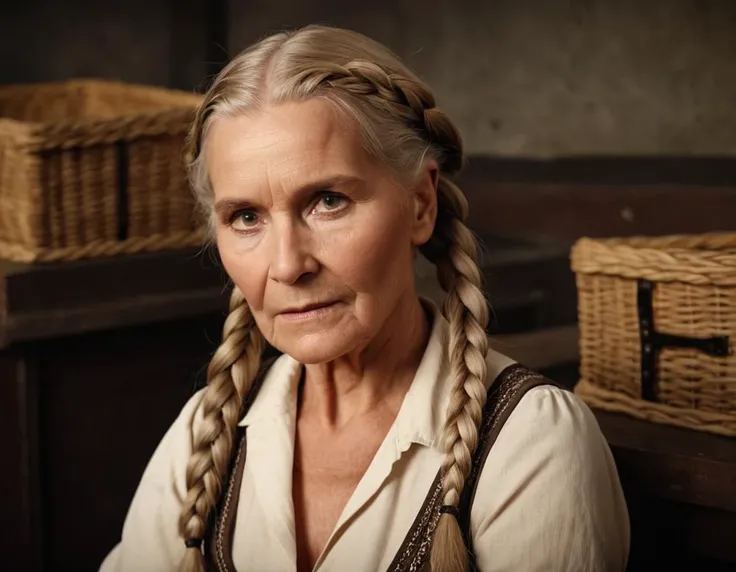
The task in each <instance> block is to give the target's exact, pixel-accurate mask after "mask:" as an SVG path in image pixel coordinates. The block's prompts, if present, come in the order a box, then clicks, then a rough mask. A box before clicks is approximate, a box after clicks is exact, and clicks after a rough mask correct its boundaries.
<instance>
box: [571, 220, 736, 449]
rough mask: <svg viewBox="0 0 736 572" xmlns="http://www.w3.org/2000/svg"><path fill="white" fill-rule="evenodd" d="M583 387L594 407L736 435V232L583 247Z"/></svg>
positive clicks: (578, 259)
mask: <svg viewBox="0 0 736 572" xmlns="http://www.w3.org/2000/svg"><path fill="white" fill-rule="evenodd" d="M571 261H572V268H573V271H574V272H575V275H576V280H577V287H578V305H579V306H578V313H579V327H580V359H581V364H580V366H581V367H580V378H581V379H580V382H579V384H578V385H577V387H576V392H577V393H578V394H579V395H580V396H581V397H582V398H583V399H584V400H585V401H586V402H587V403H588V404H589V405H591V406H593V407H597V408H600V409H604V410H609V411H615V412H621V413H626V414H629V415H632V416H634V417H638V418H640V419H646V420H649V421H653V422H657V423H665V424H670V425H677V426H680V427H687V428H691V429H696V430H700V431H706V432H711V433H718V434H721V435H728V436H736V355H734V346H735V344H736V233H709V234H704V235H697V236H696V235H693V236H688V235H680V236H665V237H658V238H646V237H636V238H626V239H622V238H615V239H603V240H594V239H590V238H583V239H580V240H579V241H578V242H577V243H576V244H575V245H574V247H573V250H572V256H571Z"/></svg>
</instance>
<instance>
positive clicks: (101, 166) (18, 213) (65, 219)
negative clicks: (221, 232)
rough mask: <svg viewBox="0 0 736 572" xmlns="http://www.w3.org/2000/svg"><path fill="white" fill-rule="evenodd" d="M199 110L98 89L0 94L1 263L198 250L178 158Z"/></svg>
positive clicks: (160, 93) (171, 100)
mask: <svg viewBox="0 0 736 572" xmlns="http://www.w3.org/2000/svg"><path fill="white" fill-rule="evenodd" d="M198 102H199V96H197V95H195V94H190V93H186V92H179V91H174V90H169V89H164V88H157V87H152V86H143V85H131V84H124V83H120V82H113V81H101V80H75V81H69V82H59V83H47V84H26V85H11V86H5V87H0V258H4V259H10V260H16V261H20V262H43V261H53V260H71V259H79V258H89V257H99V256H110V255H115V254H122V253H132V252H142V251H151V250H164V249H171V248H178V247H184V246H192V245H198V244H201V242H202V235H201V231H199V230H198V225H197V223H196V220H195V216H194V209H193V200H192V197H191V193H190V192H189V190H188V184H187V180H186V172H185V169H184V163H183V156H182V151H183V144H184V138H185V135H186V131H187V129H188V127H189V125H190V122H191V120H192V117H193V112H194V108H195V107H196V105H197V103H198Z"/></svg>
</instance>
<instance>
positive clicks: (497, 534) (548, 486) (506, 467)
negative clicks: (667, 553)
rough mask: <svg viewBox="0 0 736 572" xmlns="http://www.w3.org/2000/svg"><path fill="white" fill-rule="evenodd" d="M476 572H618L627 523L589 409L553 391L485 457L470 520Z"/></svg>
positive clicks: (534, 393)
mask: <svg viewBox="0 0 736 572" xmlns="http://www.w3.org/2000/svg"><path fill="white" fill-rule="evenodd" d="M471 533H472V535H473V548H474V551H475V554H476V559H477V563H478V568H479V570H480V572H507V571H508V572H511V571H514V572H516V571H519V570H524V571H525V572H537V571H539V572H542V571H544V572H619V571H623V570H625V568H626V562H627V559H628V552H629V516H628V511H627V508H626V503H625V499H624V495H623V492H622V490H621V485H620V482H619V478H618V473H617V471H616V466H615V464H614V460H613V456H612V454H611V451H610V449H609V447H608V444H607V442H606V440H605V438H604V437H603V434H602V433H601V431H600V428H599V426H598V423H597V421H596V419H595V417H594V416H593V413H592V412H591V411H590V409H589V408H588V407H587V405H585V403H583V402H582V401H581V400H580V399H579V398H578V397H577V396H576V395H574V394H573V393H571V392H568V391H564V390H561V389H558V388H555V387H552V386H542V387H537V388H534V389H532V390H530V391H529V393H527V395H525V396H524V398H522V400H521V401H520V402H519V404H518V405H517V407H516V409H515V410H514V411H513V412H512V414H511V415H510V416H509V419H508V420H507V421H506V424H505V425H504V427H503V428H502V430H501V432H500V434H499V436H498V439H497V441H496V443H495V444H494V446H493V448H492V449H491V451H490V453H489V455H488V458H487V460H486V464H485V466H484V468H483V470H482V472H481V475H480V477H479V481H478V489H477V491H476V496H475V500H474V503H473V507H472V511H471Z"/></svg>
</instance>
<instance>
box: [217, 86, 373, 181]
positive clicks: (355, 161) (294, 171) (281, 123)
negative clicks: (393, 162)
mask: <svg viewBox="0 0 736 572" xmlns="http://www.w3.org/2000/svg"><path fill="white" fill-rule="evenodd" d="M360 143H361V142H360V138H359V135H358V133H357V130H356V129H355V126H354V124H352V122H351V121H349V118H347V117H346V116H345V115H344V114H341V113H339V112H338V111H337V110H336V109H335V107H334V106H333V105H332V104H331V103H329V102H328V101H325V100H320V99H312V100H309V101H306V102H298V103H284V104H279V105H276V106H269V107H267V108H266V109H265V110H263V111H261V112H259V113H257V114H254V115H240V116H235V117H224V118H219V119H217V120H216V121H215V122H214V123H213V125H212V128H211V130H210V132H209V135H208V141H207V149H206V155H205V157H206V160H207V168H208V171H209V174H210V180H211V181H212V185H213V187H214V189H215V194H216V195H218V196H220V195H221V194H223V193H227V194H229V193H230V192H231V191H232V190H233V189H235V188H237V189H239V190H240V191H241V192H242V190H243V187H244V185H246V184H248V185H249V186H258V187H260V186H262V185H264V184H265V185H273V184H277V185H278V186H283V185H287V186H292V185H296V186H300V185H303V184H306V183H307V182H308V181H309V180H311V179H315V178H324V177H328V178H329V177H334V176H338V175H348V176H350V175H357V176H364V175H365V171H366V169H369V168H370V167H371V164H372V161H370V158H369V157H368V155H367V153H365V151H364V150H363V148H362V146H361V144H360Z"/></svg>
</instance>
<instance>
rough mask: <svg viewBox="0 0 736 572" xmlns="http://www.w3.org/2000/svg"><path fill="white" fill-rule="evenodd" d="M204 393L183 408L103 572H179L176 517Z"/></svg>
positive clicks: (139, 490) (180, 555) (144, 478)
mask: <svg viewBox="0 0 736 572" xmlns="http://www.w3.org/2000/svg"><path fill="white" fill-rule="evenodd" d="M201 394H202V391H200V392H198V393H197V394H195V395H194V396H193V397H192V398H191V399H190V400H189V401H188V402H187V404H186V405H185V406H184V408H183V409H182V411H181V413H180V414H179V416H178V418H177V419H176V420H175V421H174V423H173V424H172V425H171V427H170V428H169V430H168V431H167V432H166V434H165V435H164V437H163V439H162V440H161V442H160V443H159V445H158V447H157V448H156V450H155V452H154V453H153V456H152V457H151V459H150V460H149V462H148V465H147V467H146V469H145V471H144V473H143V476H142V477H141V480H140V483H139V485H138V488H137V490H136V492H135V495H134V497H133V500H132V502H131V504H130V507H129V509H128V513H127V516H126V518H125V523H124V524H123V530H122V537H121V539H120V541H119V542H118V544H117V545H116V546H115V547H114V548H113V549H112V550H111V551H110V553H109V554H108V555H107V557H106V558H105V560H104V562H103V563H102V565H101V567H100V572H168V571H171V572H176V571H177V570H178V568H179V564H180V562H181V559H182V558H183V556H184V550H185V548H184V541H183V540H182V538H181V537H180V536H179V534H178V531H179V527H178V519H179V514H180V511H181V503H182V499H183V498H184V497H185V496H186V484H185V483H186V466H187V461H188V460H189V454H190V453H191V449H192V446H191V442H192V429H191V428H192V423H193V419H197V418H198V417H201V415H200V414H199V410H198V408H197V407H198V405H199V403H200V401H201Z"/></svg>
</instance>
